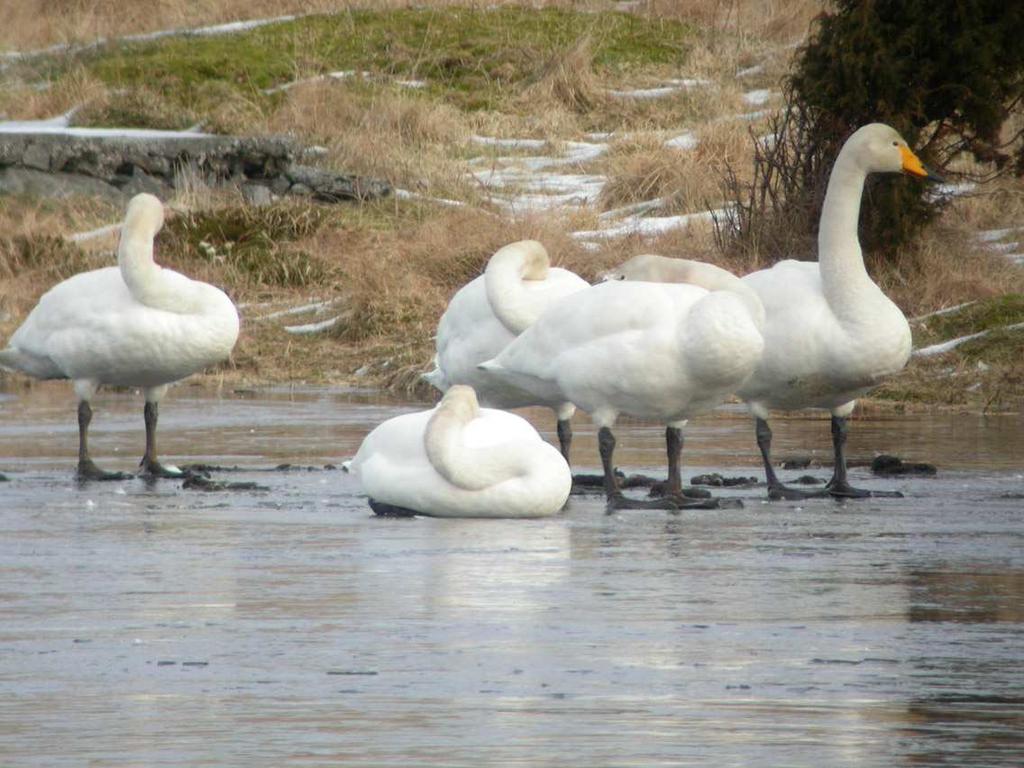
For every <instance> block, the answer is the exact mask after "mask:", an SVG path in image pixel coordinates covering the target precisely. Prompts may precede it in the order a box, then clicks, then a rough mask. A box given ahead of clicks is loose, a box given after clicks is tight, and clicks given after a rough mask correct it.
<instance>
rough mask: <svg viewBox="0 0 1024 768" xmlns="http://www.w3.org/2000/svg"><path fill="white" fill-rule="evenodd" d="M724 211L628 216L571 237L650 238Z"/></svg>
mask: <svg viewBox="0 0 1024 768" xmlns="http://www.w3.org/2000/svg"><path fill="white" fill-rule="evenodd" d="M724 212H725V209H722V208H720V209H718V210H716V211H702V212H701V213H687V214H683V215H682V216H648V217H641V216H630V217H627V218H625V219H623V220H622V222H621V223H620V224H618V225H616V226H614V227H608V228H606V229H591V230H582V231H579V232H573V233H572V236H573V237H574V238H576V239H577V240H607V239H612V238H618V237H628V236H629V235H640V236H642V237H650V236H653V235H660V234H663V233H665V232H671V231H672V230H674V229H684V228H686V227H688V226H689V225H690V224H691V223H693V222H695V221H710V220H711V218H712V216H716V215H718V216H720V215H721V214H723V213H724Z"/></svg>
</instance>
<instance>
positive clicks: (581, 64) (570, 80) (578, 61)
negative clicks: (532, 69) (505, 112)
mask: <svg viewBox="0 0 1024 768" xmlns="http://www.w3.org/2000/svg"><path fill="white" fill-rule="evenodd" d="M607 98H608V97H607V96H605V95H604V91H603V89H602V87H601V83H600V81H599V79H598V77H597V74H596V73H595V72H594V53H593V41H592V40H591V39H590V38H589V37H584V38H582V39H580V40H578V41H577V42H576V43H575V44H574V45H572V46H570V47H569V49H568V50H566V51H563V52H559V53H557V54H555V55H554V56H552V58H551V59H550V60H549V61H548V62H547V63H545V64H544V66H543V67H542V68H541V70H540V72H539V73H538V76H537V78H536V80H535V82H533V83H531V84H529V85H528V86H527V87H526V88H525V89H523V92H522V93H521V94H520V96H519V97H518V99H517V102H518V105H519V106H520V107H523V106H525V107H526V108H527V109H529V111H531V112H533V113H535V114H536V113H538V112H545V111H547V109H549V108H550V107H552V106H554V108H556V109H559V108H563V109H568V110H569V111H570V112H578V113H587V112H590V111H591V110H593V109H596V108H598V107H600V106H602V105H603V104H604V103H606V102H607Z"/></svg>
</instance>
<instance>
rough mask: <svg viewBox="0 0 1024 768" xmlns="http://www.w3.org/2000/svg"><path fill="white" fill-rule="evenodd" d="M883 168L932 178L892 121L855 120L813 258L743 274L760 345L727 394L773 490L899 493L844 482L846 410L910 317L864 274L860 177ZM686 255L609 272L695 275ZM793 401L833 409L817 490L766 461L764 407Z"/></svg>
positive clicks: (905, 351)
mask: <svg viewBox="0 0 1024 768" xmlns="http://www.w3.org/2000/svg"><path fill="white" fill-rule="evenodd" d="M886 172H888V173H898V172H903V173H906V174H909V175H911V176H917V177H919V178H926V179H932V180H937V179H938V177H937V176H936V175H935V174H934V173H932V172H931V171H929V170H928V169H927V168H926V167H925V166H924V165H922V163H921V161H920V159H918V157H917V156H916V155H915V154H914V153H913V152H912V151H911V149H910V147H908V146H907V142H906V141H905V140H904V139H903V138H902V137H901V136H900V135H899V133H897V132H896V130H895V129H893V128H890V127H889V126H887V125H883V124H881V123H873V124H871V125H866V126H864V127H862V128H860V129H859V130H857V131H856V132H855V133H854V134H853V135H852V136H850V138H849V139H848V140H847V141H846V143H845V144H844V145H843V148H842V150H840V152H839V156H838V157H837V158H836V162H835V165H834V166H833V168H832V174H831V176H830V177H829V183H828V190H827V192H826V194H825V202H824V206H823V207H822V212H821V223H820V227H819V230H818V263H814V262H805V261H793V260H786V261H780V262H779V263H777V264H775V265H774V266H773V267H771V268H770V269H763V270H760V271H758V272H754V273H751V274H749V275H747V276H745V277H744V278H743V279H742V281H743V283H744V284H746V285H748V286H749V287H750V288H752V289H753V290H754V291H755V292H756V293H757V295H758V297H760V299H761V302H762V304H763V305H764V309H765V314H766V323H765V328H764V339H765V350H764V355H763V357H762V359H761V361H760V363H759V364H758V366H757V368H756V369H755V371H754V373H753V375H752V376H751V377H750V378H749V379H747V381H746V382H745V383H744V384H743V385H742V386H741V387H739V388H738V390H737V393H736V394H737V395H739V396H740V397H741V398H743V399H744V400H745V401H746V402H747V404H748V406H749V408H750V411H751V412H752V414H753V415H754V417H755V419H756V435H757V444H758V448H759V449H760V451H761V456H762V459H763V461H764V471H765V477H766V479H767V481H768V493H769V496H771V497H772V498H776V499H778V498H786V499H800V498H805V497H808V496H821V495H828V494H831V495H832V496H837V497H863V496H900V495H902V494H899V493H892V492H886V491H869V490H864V489H858V488H853V487H852V486H851V485H850V484H849V481H848V480H847V474H846V454H845V445H846V435H847V428H848V427H847V417H848V416H849V415H850V413H851V412H852V411H853V407H854V404H855V402H856V398H857V397H860V396H861V395H863V394H865V393H866V392H868V391H869V390H870V389H872V388H873V387H874V386H875V385H877V384H878V383H879V382H880V381H882V379H884V378H886V377H887V376H891V375H892V374H894V373H896V372H898V371H899V370H901V369H902V368H903V366H904V365H906V363H907V360H908V358H909V357H910V349H911V337H910V326H909V325H908V324H907V320H906V318H905V317H904V316H903V312H901V311H900V308H899V307H897V306H896V305H895V304H894V303H893V302H892V301H890V300H889V298H888V297H887V296H886V295H885V294H884V293H882V290H881V289H880V288H879V287H878V286H877V285H876V284H875V283H874V281H872V279H871V277H870V276H869V275H868V273H867V270H866V269H865V268H864V257H863V254H862V252H861V248H860V241H859V239H858V237H857V220H858V217H859V214H860V203H861V194H862V192H863V189H864V181H865V179H866V178H867V175H868V174H869V173H886ZM673 262H674V264H673ZM694 264H696V262H692V261H686V260H683V259H662V258H661V257H651V256H643V257H637V258H636V259H634V260H631V261H630V262H627V263H626V264H624V265H623V266H622V267H620V268H619V269H618V270H616V271H614V272H612V273H609V275H608V276H609V277H610V278H620V279H621V278H626V279H640V280H652V279H655V280H671V281H678V282H691V283H697V284H700V281H699V278H696V279H695V275H696V274H697V273H695V272H694V271H693V265H694ZM801 408H820V409H824V410H827V411H830V412H831V414H832V444H833V451H834V453H835V469H834V473H833V476H832V479H831V481H830V482H829V483H828V485H827V486H826V487H825V489H824V490H821V491H802V490H798V489H795V488H789V487H787V486H785V485H783V484H782V483H781V482H780V481H779V479H778V477H777V476H776V475H775V470H774V468H773V467H772V463H771V440H772V432H771V429H770V428H769V426H768V412H769V410H770V409H777V410H783V411H792V410H797V409H801Z"/></svg>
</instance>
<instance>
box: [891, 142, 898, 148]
mask: <svg viewBox="0 0 1024 768" xmlns="http://www.w3.org/2000/svg"><path fill="white" fill-rule="evenodd" d="M892 145H893V146H894V147H898V146H899V145H900V143H899V142H898V141H894V142H893V143H892Z"/></svg>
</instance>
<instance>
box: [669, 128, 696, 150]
mask: <svg viewBox="0 0 1024 768" xmlns="http://www.w3.org/2000/svg"><path fill="white" fill-rule="evenodd" d="M698 144H700V141H699V140H698V139H697V137H696V136H695V135H694V133H693V132H692V131H686V132H684V133H681V134H679V135H678V136H676V137H674V138H671V139H669V140H668V141H666V142H665V146H666V147H671V148H672V149H696V148H697V145H698Z"/></svg>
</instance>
